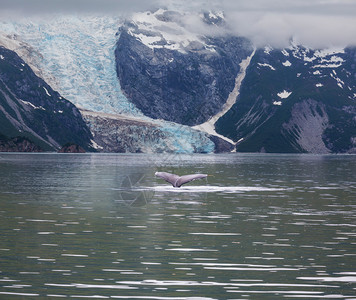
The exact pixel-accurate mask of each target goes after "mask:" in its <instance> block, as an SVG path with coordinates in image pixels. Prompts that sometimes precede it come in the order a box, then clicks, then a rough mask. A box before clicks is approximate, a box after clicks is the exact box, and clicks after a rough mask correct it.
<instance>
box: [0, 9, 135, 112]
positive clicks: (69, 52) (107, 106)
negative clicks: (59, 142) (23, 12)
mask: <svg viewBox="0 0 356 300" xmlns="http://www.w3.org/2000/svg"><path fill="white" fill-rule="evenodd" d="M121 24H122V20H121V19H120V18H119V17H113V16H105V17H104V16H89V15H87V16H84V15H80V16H75V15H70V16H69V15H65V16H62V15H61V16H56V17H53V16H52V18H49V17H45V18H44V17H42V18H41V19H40V18H35V17H32V18H23V19H20V20H17V21H16V22H14V21H10V20H9V21H3V22H2V23H0V30H1V31H4V32H5V33H7V34H16V35H17V36H18V38H19V39H21V40H23V41H24V42H26V43H28V44H29V45H30V46H31V47H33V48H34V49H35V50H36V51H37V52H38V53H40V55H39V56H38V57H37V58H36V64H37V65H38V67H39V69H41V71H42V73H43V74H42V75H43V77H44V78H43V79H44V80H45V81H47V82H48V83H49V84H50V85H51V86H52V87H53V88H54V89H56V90H57V91H58V92H59V93H60V94H61V95H62V96H64V97H65V98H66V99H68V100H69V101H71V102H72V103H74V104H75V105H77V106H78V107H82V108H85V109H89V110H94V111H102V112H107V113H126V114H132V115H140V114H141V113H140V112H139V110H138V109H137V108H136V107H135V106H134V105H133V104H132V103H130V102H129V101H128V100H127V98H126V97H125V96H124V95H123V93H122V91H121V87H120V83H119V81H118V79H117V75H116V69H115V66H116V64H115V56H114V51H115V46H116V42H117V39H118V36H117V35H116V33H117V31H118V28H119V26H120V25H121Z"/></svg>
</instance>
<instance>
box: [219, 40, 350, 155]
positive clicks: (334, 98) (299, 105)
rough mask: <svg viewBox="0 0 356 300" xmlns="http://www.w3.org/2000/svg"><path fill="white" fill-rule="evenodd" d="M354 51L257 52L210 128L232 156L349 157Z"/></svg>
mask: <svg viewBox="0 0 356 300" xmlns="http://www.w3.org/2000/svg"><path fill="white" fill-rule="evenodd" d="M355 58H356V49H355V48H345V49H329V50H313V49H309V48H306V47H303V46H300V45H292V46H291V47H289V48H287V49H283V50H280V49H271V48H268V47H267V48H265V49H259V50H257V51H256V53H255V55H254V57H253V58H252V60H251V64H250V65H249V67H248V69H247V72H246V77H245V79H244V82H243V84H242V86H241V90H240V96H239V98H238V99H237V102H236V103H235V105H234V106H233V107H232V108H231V110H230V111H228V112H227V113H226V114H225V115H224V116H223V117H222V118H221V119H219V120H218V122H217V123H216V128H217V131H218V132H219V133H220V134H222V135H225V136H227V137H229V138H231V139H232V140H234V141H235V142H237V151H252V152H256V151H257V152H258V151H266V152H309V153H330V152H355V146H356V144H355V135H356V106H355V101H356V81H355V78H356V77H355V76H356V72H355V71H356V64H355V62H356V60H355Z"/></svg>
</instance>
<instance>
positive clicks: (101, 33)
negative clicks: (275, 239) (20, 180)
mask: <svg viewBox="0 0 356 300" xmlns="http://www.w3.org/2000/svg"><path fill="white" fill-rule="evenodd" d="M225 22H226V21H225V19H224V14H223V13H216V12H215V13H212V12H209V13H201V14H200V15H199V16H197V15H194V16H193V15H192V14H189V13H183V12H177V11H168V10H164V9H158V10H156V11H151V12H142V13H135V14H133V15H132V16H131V17H130V19H128V20H119V19H118V18H113V17H110V18H104V17H83V16H82V17H78V16H60V17H58V18H56V19H53V20H36V21H33V22H31V23H26V21H23V23H21V22H15V23H13V24H11V23H2V24H1V25H0V44H2V45H4V46H5V47H6V45H9V46H8V47H7V48H9V49H11V50H14V51H16V53H17V54H18V55H19V56H20V57H21V58H20V57H19V56H17V55H16V54H15V53H14V52H11V51H10V50H8V49H5V48H0V51H1V52H0V55H1V56H0V58H1V59H0V134H3V135H6V136H7V139H8V141H7V142H9V141H10V140H11V139H12V138H14V137H17V136H23V137H26V138H28V139H29V140H31V141H32V142H34V143H35V144H37V145H40V146H41V147H42V149H44V150H47V149H56V150H57V149H59V148H60V147H61V146H62V145H63V144H65V143H68V142H69V143H75V144H77V145H80V146H82V147H83V148H84V149H85V150H87V151H88V150H90V148H91V146H95V148H96V149H97V150H98V151H103V152H146V153H158V152H174V153H178V152H179V153H195V152H201V153H211V152H230V151H235V150H236V151H242V152H279V153H281V152H288V153H290V152H295V153H356V106H355V101H356V87H355V85H356V72H355V68H356V49H355V48H352V47H348V48H344V49H323V50H317V49H310V48H307V47H305V46H303V45H298V44H296V43H294V42H292V43H291V46H290V47H288V48H285V49H273V48H272V47H264V48H258V49H255V47H254V46H253V45H252V43H251V41H249V40H248V39H246V38H244V37H239V36H234V35H231V34H226V32H227V31H226V30H227V28H228V27H229V24H226V23H225ZM63 24H65V26H64V25H63ZM39 29H40V30H39ZM1 31H4V32H5V33H6V34H5V33H1ZM10 46H11V47H10ZM22 59H23V60H24V61H23V60H22ZM25 62H26V63H25ZM29 66H31V68H32V70H34V71H35V72H36V75H35V74H34V73H33V72H32V70H31V69H30V67H29ZM39 77H41V78H42V79H41V78H39ZM50 86H52V87H55V89H56V90H58V92H59V93H60V94H61V95H66V98H67V99H69V100H70V101H71V102H68V101H67V100H65V99H64V98H62V97H61V96H60V94H59V93H57V92H55V91H54V90H53V89H52V88H51V87H50ZM72 103H73V104H75V105H78V107H80V110H78V109H77V108H76V107H75V106H74V105H73V104H72ZM82 117H83V119H82ZM20 141H21V140H20ZM27 149H29V148H27Z"/></svg>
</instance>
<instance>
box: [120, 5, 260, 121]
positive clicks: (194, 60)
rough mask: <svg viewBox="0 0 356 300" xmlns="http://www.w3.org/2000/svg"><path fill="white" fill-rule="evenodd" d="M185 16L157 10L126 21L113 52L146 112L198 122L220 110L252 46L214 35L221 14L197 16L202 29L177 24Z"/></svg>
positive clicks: (124, 81) (129, 90) (126, 86)
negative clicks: (194, 29) (191, 28)
mask: <svg viewBox="0 0 356 300" xmlns="http://www.w3.org/2000/svg"><path fill="white" fill-rule="evenodd" d="M185 18H187V16H186V15H184V14H180V13H177V12H172V11H166V10H162V9H160V10H158V11H156V12H146V13H142V14H138V15H135V16H134V17H133V19H132V20H130V21H129V22H126V23H125V25H124V26H122V27H121V28H120V38H119V40H118V42H117V48H116V51H115V54H116V63H117V73H118V77H119V80H120V84H121V87H122V89H123V90H124V92H125V94H126V95H127V97H128V98H129V99H130V100H131V101H132V102H133V103H134V104H135V105H136V106H137V107H138V108H139V109H140V110H141V111H142V112H143V113H144V114H145V115H147V116H149V117H152V118H155V119H164V120H168V121H173V122H177V123H180V124H186V125H197V124H200V123H203V122H205V121H207V120H208V119H209V118H211V117H212V116H213V115H215V114H216V113H218V112H219V111H220V110H221V108H222V106H223V105H224V103H225V102H226V100H227V98H228V96H229V93H230V92H231V91H232V90H233V88H234V86H235V79H236V77H237V76H238V74H239V72H240V63H241V62H242V61H243V60H244V59H246V58H247V57H248V56H249V55H251V53H252V52H253V47H252V45H251V42H249V41H248V40H247V39H245V38H242V37H236V36H224V37H222V36H218V35H215V34H213V33H214V31H217V30H218V29H219V25H217V23H219V22H218V21H219V20H221V22H222V19H221V14H218V15H213V14H211V13H210V14H201V15H200V19H199V21H200V23H199V24H200V25H201V26H204V29H201V32H194V31H193V32H191V31H188V29H190V28H187V26H188V25H187V24H185V23H184V22H180V21H181V20H184V19H185ZM209 32H210V33H211V34H210V35H209V34H207V33H209ZM203 33H204V34H203Z"/></svg>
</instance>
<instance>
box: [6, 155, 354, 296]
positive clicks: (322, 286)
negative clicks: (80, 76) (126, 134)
mask: <svg viewBox="0 0 356 300" xmlns="http://www.w3.org/2000/svg"><path fill="white" fill-rule="evenodd" d="M155 171H168V172H175V173H178V174H187V173H197V172H199V173H207V174H210V175H212V176H209V177H208V179H207V180H202V181H194V182H192V183H191V184H189V185H185V186H183V187H181V188H180V189H175V188H172V187H170V186H169V184H167V183H165V182H164V181H162V180H161V179H158V178H155V177H154V173H155ZM355 171H356V156H353V155H322V156H319V155H280V154H228V155H173V154H170V155H169V154H162V155H144V154H80V155H76V154H0V298H4V299H12V298H30V299H32V298H57V297H68V298H94V299H95V298H97V299H105V298H111V299H282V298H283V299H295V298H299V299H311V298H327V299H330V298H334V299H356V296H355V295H356V189H355V185H356V182H355Z"/></svg>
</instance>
